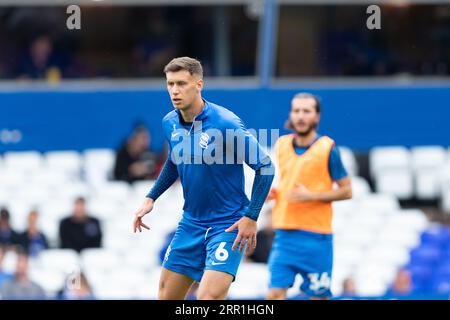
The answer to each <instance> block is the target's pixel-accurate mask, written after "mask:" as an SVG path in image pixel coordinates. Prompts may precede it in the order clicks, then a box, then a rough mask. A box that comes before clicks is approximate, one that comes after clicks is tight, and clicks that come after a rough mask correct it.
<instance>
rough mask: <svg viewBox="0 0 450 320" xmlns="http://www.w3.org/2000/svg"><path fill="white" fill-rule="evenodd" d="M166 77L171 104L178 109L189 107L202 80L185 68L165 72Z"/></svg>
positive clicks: (200, 86)
mask: <svg viewBox="0 0 450 320" xmlns="http://www.w3.org/2000/svg"><path fill="white" fill-rule="evenodd" d="M166 79H167V90H168V91H169V95H170V99H171V100H172V103H173V106H174V107H175V108H176V109H179V110H187V109H189V107H190V106H191V105H192V103H193V102H194V100H196V99H197V98H198V97H199V95H200V92H201V90H202V87H203V80H202V79H200V78H199V77H197V76H194V75H191V74H190V73H189V71H186V70H180V71H177V72H167V73H166Z"/></svg>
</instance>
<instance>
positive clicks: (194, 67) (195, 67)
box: [164, 57, 203, 78]
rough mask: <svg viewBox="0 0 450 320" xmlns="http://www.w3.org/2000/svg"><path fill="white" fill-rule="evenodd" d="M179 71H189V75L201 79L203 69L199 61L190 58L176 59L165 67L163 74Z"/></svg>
mask: <svg viewBox="0 0 450 320" xmlns="http://www.w3.org/2000/svg"><path fill="white" fill-rule="evenodd" d="M181 70H186V71H189V73H190V74H191V75H196V76H199V77H200V78H203V67H202V64H201V63H200V61H198V60H197V59H194V58H190V57H178V58H174V59H172V60H171V61H170V62H169V63H168V64H167V65H166V66H165V67H164V73H167V72H177V71H181Z"/></svg>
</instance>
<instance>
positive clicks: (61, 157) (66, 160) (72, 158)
mask: <svg viewBox="0 0 450 320" xmlns="http://www.w3.org/2000/svg"><path fill="white" fill-rule="evenodd" d="M44 159H45V160H44V161H45V162H44V164H45V167H46V168H47V169H49V170H57V171H63V172H66V173H67V174H69V175H71V176H75V177H78V176H79V175H80V173H81V167H82V157H81V155H80V153H78V152H77V151H51V152H47V153H46V154H45V156H44Z"/></svg>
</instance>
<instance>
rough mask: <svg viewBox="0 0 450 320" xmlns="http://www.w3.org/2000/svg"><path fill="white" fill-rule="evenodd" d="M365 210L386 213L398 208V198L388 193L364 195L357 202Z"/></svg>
mask: <svg viewBox="0 0 450 320" xmlns="http://www.w3.org/2000/svg"><path fill="white" fill-rule="evenodd" d="M359 205H360V209H361V210H364V211H365V212H371V213H372V212H373V213H376V214H387V213H390V212H392V211H395V210H397V209H399V208H400V204H399V202H398V200H397V199H396V198H395V197H394V196H393V195H390V194H381V193H374V194H370V195H367V196H365V197H364V198H362V199H361V200H360V202H359Z"/></svg>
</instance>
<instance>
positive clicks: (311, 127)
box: [295, 123, 317, 137]
mask: <svg viewBox="0 0 450 320" xmlns="http://www.w3.org/2000/svg"><path fill="white" fill-rule="evenodd" d="M316 128H317V123H313V124H311V125H310V126H309V127H308V128H307V129H306V130H305V131H297V130H295V134H296V135H297V136H299V137H306V136H308V135H309V134H310V133H311V131H313V130H316Z"/></svg>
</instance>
